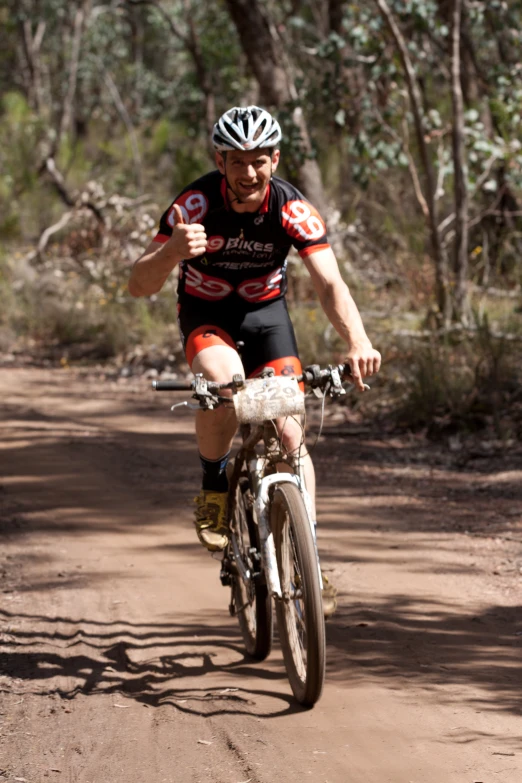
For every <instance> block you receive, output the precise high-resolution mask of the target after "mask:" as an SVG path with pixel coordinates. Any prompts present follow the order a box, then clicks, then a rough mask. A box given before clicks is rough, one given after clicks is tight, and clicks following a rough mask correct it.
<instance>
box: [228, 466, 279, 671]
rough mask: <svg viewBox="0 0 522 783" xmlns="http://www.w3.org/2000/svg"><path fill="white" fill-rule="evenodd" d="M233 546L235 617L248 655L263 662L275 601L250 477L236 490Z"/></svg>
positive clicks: (270, 634)
mask: <svg viewBox="0 0 522 783" xmlns="http://www.w3.org/2000/svg"><path fill="white" fill-rule="evenodd" d="M231 544H232V552H233V556H234V561H235V565H236V568H235V574H234V576H233V582H232V592H233V602H234V607H235V614H236V616H237V619H238V622H239V627H240V629H241V635H242V636H243V641H244V644H245V648H246V651H247V653H248V654H249V655H250V656H251V657H252V658H255V659H256V660H258V661H262V660H264V659H265V658H266V657H267V655H268V654H269V652H270V650H271V647H272V600H271V598H270V595H269V593H268V588H267V585H266V580H265V578H264V574H263V572H262V569H261V545H260V541H259V532H258V528H257V525H256V523H255V522H254V517H253V514H252V503H251V496H250V491H249V486H248V479H246V478H241V479H240V480H239V483H238V487H237V490H236V507H235V512H234V518H233V520H232V542H231Z"/></svg>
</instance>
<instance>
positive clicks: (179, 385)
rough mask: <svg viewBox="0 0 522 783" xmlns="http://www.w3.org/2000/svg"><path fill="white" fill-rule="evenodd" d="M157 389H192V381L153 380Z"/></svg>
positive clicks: (153, 385)
mask: <svg viewBox="0 0 522 783" xmlns="http://www.w3.org/2000/svg"><path fill="white" fill-rule="evenodd" d="M152 388H153V389H154V390H155V391H192V383H191V382H187V381H152Z"/></svg>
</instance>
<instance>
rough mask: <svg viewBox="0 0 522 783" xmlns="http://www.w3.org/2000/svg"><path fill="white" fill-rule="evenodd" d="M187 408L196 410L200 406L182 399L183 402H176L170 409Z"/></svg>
mask: <svg viewBox="0 0 522 783" xmlns="http://www.w3.org/2000/svg"><path fill="white" fill-rule="evenodd" d="M184 407H185V408H189V409H190V410H191V411H197V410H198V408H199V407H200V406H199V405H194V403H190V402H189V401H188V400H184V402H177V403H176V404H175V405H172V406H171V409H170V410H171V411H173V410H175V409H176V408H184Z"/></svg>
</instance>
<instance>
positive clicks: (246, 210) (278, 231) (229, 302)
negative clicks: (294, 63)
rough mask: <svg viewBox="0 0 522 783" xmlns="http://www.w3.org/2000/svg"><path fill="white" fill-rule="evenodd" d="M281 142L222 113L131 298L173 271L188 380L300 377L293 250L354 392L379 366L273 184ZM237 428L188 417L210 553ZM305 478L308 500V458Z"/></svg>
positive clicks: (219, 543) (202, 533)
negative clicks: (199, 168)
mask: <svg viewBox="0 0 522 783" xmlns="http://www.w3.org/2000/svg"><path fill="white" fill-rule="evenodd" d="M280 141H281V128H280V126H279V123H278V122H277V120H276V119H275V118H274V117H273V116H272V115H271V114H269V112H267V111H266V110H264V109H262V108H259V107H258V106H248V107H245V108H242V107H234V108H232V109H229V110H228V111H226V112H225V113H224V114H223V115H222V116H221V117H220V119H219V120H218V121H217V122H216V124H215V125H214V129H213V134H212V142H213V145H214V148H215V150H216V153H215V156H216V164H217V170H215V171H211V172H210V173H208V174H206V175H204V176H203V177H200V178H199V179H198V180H196V181H195V182H192V183H191V184H190V185H188V186H187V187H186V188H185V189H184V190H183V191H182V192H181V193H180V194H179V195H178V196H176V198H175V199H174V201H173V202H172V204H171V205H170V206H169V208H168V209H167V210H166V211H165V213H164V214H163V216H162V218H161V220H160V225H159V230H158V233H157V235H156V236H155V238H154V239H153V241H152V242H151V243H150V245H149V246H148V247H147V249H146V250H145V252H144V254H143V255H142V256H141V257H140V258H139V259H138V260H137V261H136V262H135V264H134V266H133V269H132V272H131V276H130V280H129V285H128V288H129V292H130V293H131V295H132V296H150V295H152V294H155V293H157V292H158V291H160V289H161V288H162V286H163V284H164V283H165V281H166V280H167V278H168V277H169V275H170V273H171V272H172V270H173V269H174V268H175V267H176V266H178V265H179V266H180V269H179V283H178V322H179V327H180V332H181V337H182V341H183V346H184V350H185V353H186V357H187V361H188V363H189V365H190V367H191V369H192V371H193V372H194V373H203V375H204V376H205V377H206V378H208V379H210V380H213V381H217V382H219V383H224V382H227V381H229V380H230V379H231V378H232V376H233V375H234V374H235V373H241V374H243V375H244V376H246V377H250V376H254V375H257V374H259V372H261V371H262V370H263V369H264V368H265V367H272V368H273V369H274V371H275V373H276V374H283V375H284V374H288V375H297V374H299V373H300V372H301V364H300V361H299V358H298V351H297V345H296V340H295V336H294V331H293V328H292V325H291V322H290V319H289V316H288V311H287V307H286V301H285V293H286V264H287V261H286V258H287V254H288V252H289V251H290V249H291V247H292V246H293V247H294V248H296V249H297V251H298V253H299V255H300V256H301V258H302V259H303V262H304V264H305V266H306V268H307V269H308V272H309V273H310V276H311V279H312V282H313V285H314V288H315V290H316V292H317V295H318V298H319V301H320V303H321V306H322V308H323V310H324V311H325V313H326V315H327V316H328V318H329V320H330V322H331V323H332V325H333V326H334V328H335V329H336V330H337V332H338V333H339V335H340V336H341V338H342V339H343V340H344V342H345V343H346V346H347V350H346V361H347V362H348V363H349V364H350V367H351V369H352V374H353V379H354V383H355V385H356V387H357V388H358V389H360V390H361V391H362V390H363V389H364V386H363V378H365V377H366V376H370V375H372V374H373V373H376V372H377V371H378V370H379V367H380V361H381V357H380V354H379V352H378V351H376V350H375V349H374V348H373V347H372V344H371V342H370V340H369V339H368V337H367V335H366V332H365V329H364V326H363V323H362V320H361V317H360V314H359V311H358V309H357V306H356V304H355V302H354V300H353V298H352V296H351V294H350V292H349V290H348V287H347V286H346V284H345V283H344V281H343V280H342V278H341V275H340V272H339V268H338V265H337V261H336V258H335V255H334V253H333V251H332V249H331V247H330V245H329V243H328V239H327V234H326V227H325V223H324V221H323V219H322V217H321V216H320V215H319V213H318V212H317V210H316V209H315V208H314V207H313V206H312V205H311V204H310V203H309V202H308V201H307V200H306V198H304V196H303V195H302V194H301V193H300V192H299V191H298V190H297V189H296V188H295V187H294V186H293V185H291V184H290V183H288V182H286V181H285V180H283V179H280V178H279V177H276V176H275V172H276V169H277V166H278V163H279V156H280V152H279V142H280ZM240 341H241V342H242V343H243V344H244V347H243V349H242V356H241V358H240V356H239V354H238V352H237V350H236V345H237V343H238V342H240ZM279 427H280V432H282V438H283V443H284V446H285V448H286V449H287V450H288V451H292V450H294V449H297V448H299V446H300V443H301V440H302V431H301V427H300V425H299V423H298V422H296V421H294V420H293V419H289V420H287V421H286V422H284V421H281V422H280V423H279ZM236 428H237V425H236V420H235V413H234V410H233V409H231V408H227V407H224V406H221V407H220V408H218V409H217V410H215V411H197V413H196V438H197V444H198V448H199V453H200V459H201V465H202V472H203V478H202V487H201V490H200V493H199V495H198V497H197V498H196V499H195V502H196V511H195V526H196V530H197V534H198V537H199V539H200V541H201V543H202V544H203V545H204V546H205V547H207V549H209V550H210V551H216V550H222V549H224V548H225V547H226V545H227V543H228V532H229V531H228V528H227V489H228V479H227V473H226V465H227V460H228V457H229V454H230V449H231V446H232V440H233V438H234V435H235V432H236ZM304 472H305V478H306V483H307V489H308V491H309V492H310V495H311V497H312V500H313V499H314V490H315V478H314V470H313V465H312V462H311V459H310V456H309V455H308V454H306V455H305V456H304ZM324 581H325V589H324V591H323V603H324V606H325V614H330V613H331V612H332V611H334V609H335V605H336V601H335V592H336V591H335V589H334V588H333V586H332V585H331V583H328V580H327V579H325V580H324Z"/></svg>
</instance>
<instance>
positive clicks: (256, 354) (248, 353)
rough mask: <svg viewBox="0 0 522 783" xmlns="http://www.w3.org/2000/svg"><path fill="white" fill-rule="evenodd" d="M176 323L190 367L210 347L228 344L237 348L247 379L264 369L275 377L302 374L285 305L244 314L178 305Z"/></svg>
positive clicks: (224, 308)
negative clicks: (197, 356) (271, 368)
mask: <svg viewBox="0 0 522 783" xmlns="http://www.w3.org/2000/svg"><path fill="white" fill-rule="evenodd" d="M178 321H179V327H180V332H181V338H182V340H183V346H184V349H185V355H186V357H187V361H188V363H189V365H190V366H192V362H193V361H194V357H195V356H196V355H197V354H198V353H199V352H200V351H202V350H203V349H204V348H208V347H209V346H211V345H228V346H230V347H232V348H235V347H236V345H237V343H240V342H241V343H243V347H241V349H240V354H241V360H242V362H243V367H244V368H245V374H246V376H247V378H250V377H252V376H254V375H257V374H259V373H260V372H261V371H262V370H263V368H265V367H273V368H274V370H275V372H276V375H299V374H300V373H301V372H302V368H301V362H300V361H299V358H298V351H297V342H296V339H295V334H294V329H293V326H292V323H291V321H290V317H289V315H288V310H287V308H286V302H285V301H284V299H278V300H276V301H275V302H271V303H269V304H266V305H263V306H262V307H258V308H256V309H251V310H248V311H246V312H245V311H244V310H240V309H236V308H235V307H230V305H229V306H228V307H227V305H226V304H225V303H224V302H221V303H220V304H219V305H218V306H212V304H210V305H209V304H207V303H205V305H204V306H203V307H202V306H201V304H200V303H199V302H194V303H192V302H190V305H188V304H187V303H186V302H184V303H182V304H181V306H180V308H179V313H178Z"/></svg>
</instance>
